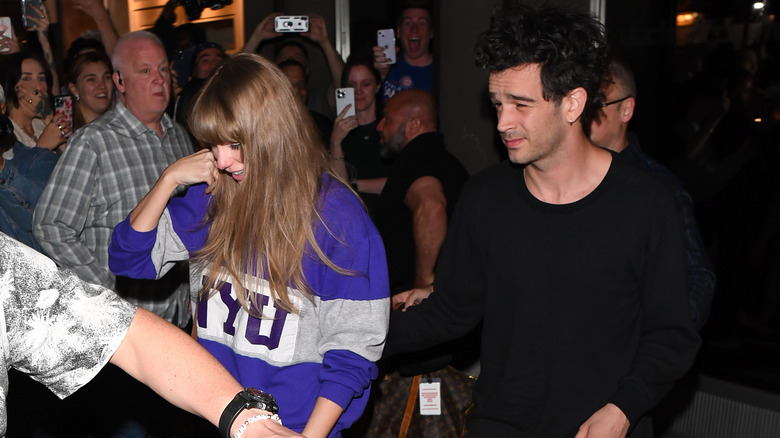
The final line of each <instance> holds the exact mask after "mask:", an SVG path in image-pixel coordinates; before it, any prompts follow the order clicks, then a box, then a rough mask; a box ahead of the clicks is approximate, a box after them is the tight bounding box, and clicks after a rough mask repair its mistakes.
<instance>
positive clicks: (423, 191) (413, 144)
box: [375, 89, 468, 293]
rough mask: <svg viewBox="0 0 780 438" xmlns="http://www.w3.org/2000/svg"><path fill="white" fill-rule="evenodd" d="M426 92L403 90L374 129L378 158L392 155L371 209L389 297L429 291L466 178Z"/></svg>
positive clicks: (395, 96) (392, 100) (391, 101)
mask: <svg viewBox="0 0 780 438" xmlns="http://www.w3.org/2000/svg"><path fill="white" fill-rule="evenodd" d="M437 124H438V113H437V110H436V104H435V102H434V100H433V97H432V96H431V94H430V93H428V92H426V91H423V90H417V89H413V90H405V91H401V92H399V93H396V94H395V95H394V96H393V97H392V98H391V99H390V100H389V101H388V102H387V105H386V106H385V109H384V113H383V117H382V119H381V120H380V121H379V124H378V125H377V130H378V131H379V136H380V141H381V143H382V154H383V155H384V156H385V157H386V158H391V157H394V162H393V165H392V167H391V169H390V172H389V175H388V177H387V183H386V184H385V187H384V189H383V190H382V193H381V194H380V195H379V200H378V204H377V208H376V217H375V221H376V225H377V228H378V229H379V232H380V233H381V234H382V239H383V240H384V242H385V249H386V251H387V263H388V270H389V275H390V288H391V291H392V292H393V293H398V292H402V291H405V290H409V289H411V288H413V287H430V286H431V285H432V284H433V271H434V267H435V265H436V258H437V257H438V255H439V249H440V248H441V245H442V242H443V241H444V236H445V234H446V233H447V221H448V219H449V217H450V216H451V214H452V208H453V207H454V205H455V201H456V200H457V198H458V195H459V194H460V189H461V187H463V184H464V183H465V182H466V180H467V179H468V173H467V172H466V169H465V168H464V167H463V166H462V165H461V164H460V162H459V161H458V160H457V158H455V157H454V156H453V155H452V154H450V153H449V152H447V150H446V149H445V147H444V140H443V137H442V135H441V134H440V133H438V132H437Z"/></svg>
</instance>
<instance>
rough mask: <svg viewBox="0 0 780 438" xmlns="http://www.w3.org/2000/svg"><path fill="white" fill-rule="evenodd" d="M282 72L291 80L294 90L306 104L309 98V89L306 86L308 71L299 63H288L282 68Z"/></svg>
mask: <svg viewBox="0 0 780 438" xmlns="http://www.w3.org/2000/svg"><path fill="white" fill-rule="evenodd" d="M282 72H283V73H284V74H285V76H287V78H288V79H289V80H290V83H292V86H293V90H295V93H296V94H298V97H300V98H301V101H302V102H303V104H304V105H305V104H306V101H307V100H308V99H309V90H308V89H307V88H306V72H304V71H303V69H302V68H301V67H300V66H297V65H287V66H285V67H284V68H283V69H282Z"/></svg>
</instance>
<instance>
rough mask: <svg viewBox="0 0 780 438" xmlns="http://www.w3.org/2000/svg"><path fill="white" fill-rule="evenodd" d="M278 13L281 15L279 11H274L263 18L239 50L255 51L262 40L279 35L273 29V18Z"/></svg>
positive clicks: (245, 51)
mask: <svg viewBox="0 0 780 438" xmlns="http://www.w3.org/2000/svg"><path fill="white" fill-rule="evenodd" d="M280 15H282V13H281V12H274V13H272V14H270V15H268V16H267V17H265V18H263V20H262V21H260V24H258V25H257V27H256V28H255V31H254V32H252V35H250V36H249V39H248V40H247V41H246V44H244V48H242V49H241V51H242V52H244V53H255V52H257V48H258V47H260V44H261V43H262V42H263V41H265V40H267V39H271V38H274V37H278V36H279V35H281V34H280V33H279V32H276V31H274V19H275V18H276V17H278V16H280Z"/></svg>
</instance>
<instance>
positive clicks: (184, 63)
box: [173, 49, 192, 88]
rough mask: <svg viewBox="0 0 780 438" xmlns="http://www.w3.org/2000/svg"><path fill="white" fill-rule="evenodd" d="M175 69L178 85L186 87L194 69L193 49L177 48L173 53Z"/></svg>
mask: <svg viewBox="0 0 780 438" xmlns="http://www.w3.org/2000/svg"><path fill="white" fill-rule="evenodd" d="M173 69H174V70H175V71H176V86H177V87H179V88H184V86H185V85H187V82H189V81H190V69H192V49H187V50H177V51H176V54H175V55H173Z"/></svg>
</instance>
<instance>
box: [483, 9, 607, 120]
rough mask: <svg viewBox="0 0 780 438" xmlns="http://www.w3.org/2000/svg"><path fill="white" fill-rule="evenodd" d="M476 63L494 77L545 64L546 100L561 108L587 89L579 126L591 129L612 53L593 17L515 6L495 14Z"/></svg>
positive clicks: (543, 90)
mask: <svg viewBox="0 0 780 438" xmlns="http://www.w3.org/2000/svg"><path fill="white" fill-rule="evenodd" d="M476 64H477V66H478V67H480V68H483V69H485V70H487V71H489V72H490V73H496V72H500V71H503V70H506V69H508V68H511V67H517V66H520V65H523V64H540V65H541V72H540V75H541V80H542V96H543V97H544V99H545V100H547V101H553V102H554V103H555V104H556V105H557V104H559V103H560V102H561V100H562V99H563V97H564V96H566V95H567V94H568V93H569V92H570V91H571V90H573V89H575V88H577V87H582V88H584V89H585V91H586V92H587V93H588V102H587V103H586V104H585V108H584V110H583V112H582V116H581V117H580V121H581V122H582V125H583V127H586V128H587V127H589V126H590V122H591V120H592V119H593V116H594V115H595V113H596V111H597V110H598V109H599V107H600V102H601V100H600V95H601V83H602V80H603V79H604V78H605V76H606V74H607V67H608V65H609V52H608V49H607V40H606V38H605V36H604V28H603V26H602V25H601V24H600V23H599V22H598V21H596V20H595V19H594V18H593V17H592V16H590V15H588V14H583V13H579V12H575V11H572V10H567V9H562V8H559V7H554V6H549V5H544V6H539V7H531V6H527V5H519V4H516V5H514V6H511V7H509V8H507V9H505V10H503V11H497V12H495V13H494V14H493V17H492V18H491V19H490V28H489V29H488V30H487V31H485V32H484V33H482V35H480V37H479V39H478V40H477V45H476Z"/></svg>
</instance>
